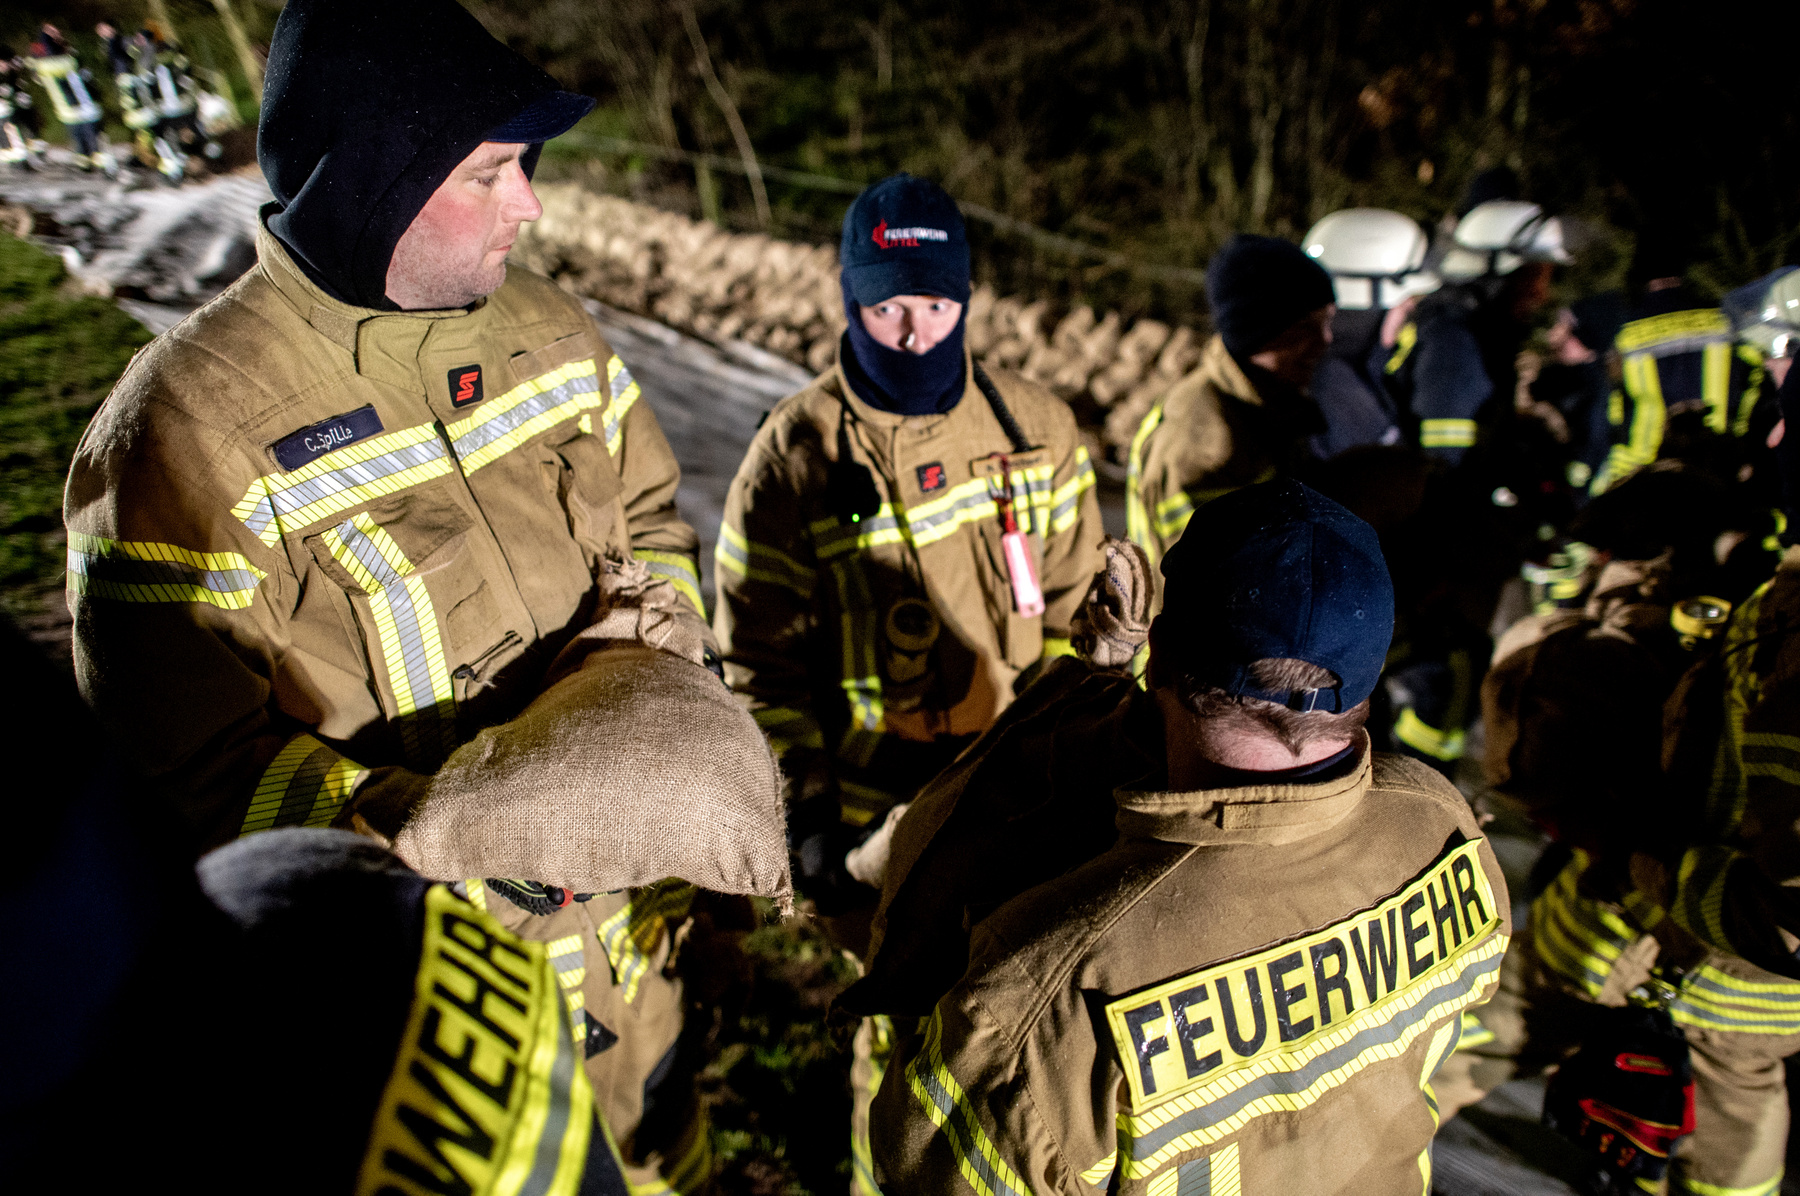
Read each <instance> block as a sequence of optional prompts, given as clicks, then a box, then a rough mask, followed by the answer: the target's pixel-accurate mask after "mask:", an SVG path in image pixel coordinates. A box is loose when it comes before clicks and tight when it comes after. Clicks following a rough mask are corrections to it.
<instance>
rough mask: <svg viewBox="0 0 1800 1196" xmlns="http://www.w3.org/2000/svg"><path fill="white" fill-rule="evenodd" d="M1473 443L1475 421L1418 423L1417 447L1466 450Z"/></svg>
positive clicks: (1433, 420) (1429, 420)
mask: <svg viewBox="0 0 1800 1196" xmlns="http://www.w3.org/2000/svg"><path fill="white" fill-rule="evenodd" d="M1474 443H1475V421H1474V420H1472V419H1422V420H1420V421H1419V445H1420V447H1422V448H1468V447H1470V446H1471V445H1473V444H1474Z"/></svg>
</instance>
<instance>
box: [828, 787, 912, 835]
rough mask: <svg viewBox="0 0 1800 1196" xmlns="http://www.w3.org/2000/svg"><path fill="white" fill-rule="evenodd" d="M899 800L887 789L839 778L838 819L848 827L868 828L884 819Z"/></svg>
mask: <svg viewBox="0 0 1800 1196" xmlns="http://www.w3.org/2000/svg"><path fill="white" fill-rule="evenodd" d="M898 800H899V799H898V798H897V797H896V796H895V795H894V794H892V793H889V792H888V791H887V790H885V789H877V788H875V787H874V786H873V785H860V784H858V783H857V782H855V781H848V780H845V779H843V778H842V777H840V778H838V817H839V819H840V820H841V821H843V823H844V824H845V825H847V826H867V825H869V823H871V822H873V821H875V820H876V819H877V818H881V817H884V816H885V815H886V814H887V812H888V811H889V810H891V809H893V808H894V803H895V802H896V801H898Z"/></svg>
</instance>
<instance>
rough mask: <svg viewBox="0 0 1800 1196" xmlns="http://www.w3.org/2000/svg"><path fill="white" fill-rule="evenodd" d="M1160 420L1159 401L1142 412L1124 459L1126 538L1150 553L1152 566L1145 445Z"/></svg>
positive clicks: (1161, 409)
mask: <svg viewBox="0 0 1800 1196" xmlns="http://www.w3.org/2000/svg"><path fill="white" fill-rule="evenodd" d="M1162 418H1163V405H1162V404H1161V403H1160V402H1159V403H1157V404H1156V405H1155V406H1153V407H1151V408H1150V410H1149V411H1148V412H1147V413H1145V415H1144V420H1143V422H1142V423H1140V424H1138V427H1137V431H1136V432H1135V433H1133V434H1132V437H1131V451H1130V453H1129V454H1128V455H1127V456H1126V459H1125V535H1126V536H1127V537H1128V538H1129V539H1130V540H1131V541H1132V542H1133V543H1134V544H1137V545H1138V546H1139V547H1140V548H1142V549H1144V550H1145V551H1146V552H1149V553H1150V554H1151V557H1150V563H1151V564H1152V565H1154V564H1156V557H1157V555H1158V554H1157V553H1156V552H1155V551H1154V550H1152V549H1151V547H1150V545H1151V539H1150V513H1149V511H1148V510H1146V509H1145V507H1144V494H1143V480H1144V446H1145V445H1146V444H1148V443H1149V441H1150V434H1151V433H1152V432H1154V431H1156V429H1157V427H1158V426H1159V425H1160V424H1161V423H1162Z"/></svg>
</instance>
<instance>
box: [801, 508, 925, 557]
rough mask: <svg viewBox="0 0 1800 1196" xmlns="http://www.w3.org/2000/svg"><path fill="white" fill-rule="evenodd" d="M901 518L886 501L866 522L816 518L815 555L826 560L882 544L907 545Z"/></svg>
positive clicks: (863, 520)
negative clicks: (843, 521)
mask: <svg viewBox="0 0 1800 1196" xmlns="http://www.w3.org/2000/svg"><path fill="white" fill-rule="evenodd" d="M900 515H901V512H900V509H899V508H898V507H896V506H895V505H894V504H893V503H891V502H884V503H882V504H881V506H880V507H878V508H876V511H875V513H874V514H873V515H870V516H868V517H867V518H864V519H852V520H851V521H850V522H849V523H848V524H844V523H840V522H838V521H837V520H836V519H830V518H828V519H816V520H814V521H813V523H812V525H811V527H810V529H809V530H810V531H811V532H812V537H813V553H814V556H816V557H817V558H818V559H819V560H821V561H826V560H830V559H831V558H833V557H839V556H843V555H845V554H846V553H852V552H860V551H866V550H867V549H870V548H876V547H879V546H881V545H883V544H902V543H905V541H906V532H905V530H904V528H903V526H902V523H901V518H900Z"/></svg>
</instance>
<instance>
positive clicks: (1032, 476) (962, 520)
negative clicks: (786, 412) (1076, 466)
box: [821, 465, 1092, 555]
mask: <svg viewBox="0 0 1800 1196" xmlns="http://www.w3.org/2000/svg"><path fill="white" fill-rule="evenodd" d="M1090 468H1091V467H1090ZM1055 477H1056V470H1055V468H1054V467H1053V466H1050V465H1036V466H1033V467H1031V468H1030V469H1015V470H1013V471H1012V479H1011V480H1012V501H1013V513H1014V515H1015V517H1016V518H1017V519H1018V521H1019V530H1020V531H1022V532H1028V533H1029V532H1033V531H1035V532H1037V533H1039V534H1040V535H1042V534H1043V531H1044V527H1045V525H1047V524H1048V523H1049V522H1050V518H1049V511H1050V509H1051V503H1052V495H1051V483H1052V482H1053V481H1054V480H1055ZM1079 480H1080V479H1079V475H1078V476H1077V478H1076V482H1079ZM988 482H989V479H987V478H974V479H972V480H970V481H967V482H964V483H963V484H962V485H960V486H956V487H953V488H952V489H951V490H950V492H949V493H947V494H944V495H942V496H940V497H938V498H935V499H933V500H931V501H930V502H928V503H923V504H921V505H919V506H917V507H914V508H912V509H911V510H907V511H904V512H902V511H899V509H898V508H896V514H900V515H902V516H903V519H904V522H902V523H901V524H900V526H901V528H902V529H903V531H904V532H905V534H906V537H907V538H908V539H910V540H911V541H912V544H913V546H914V547H915V548H923V547H925V546H926V545H928V544H936V543H937V542H938V541H939V540H943V539H946V538H947V537H949V536H952V535H954V534H956V532H957V530H958V529H959V528H961V527H963V526H964V525H966V524H970V523H980V522H982V521H983V520H987V519H994V520H998V519H999V517H1000V507H999V504H998V503H996V502H995V501H994V494H993V491H992V490H990V489H989V486H988ZM1089 484H1090V485H1091V484H1092V482H1091V481H1090V483H1089ZM998 488H999V487H998V483H996V484H995V487H994V489H996V490H997V489H998ZM1071 509H1072V508H1071ZM1070 519H1071V521H1072V520H1073V516H1072V515H1071V517H1070ZM821 555H823V554H821Z"/></svg>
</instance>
